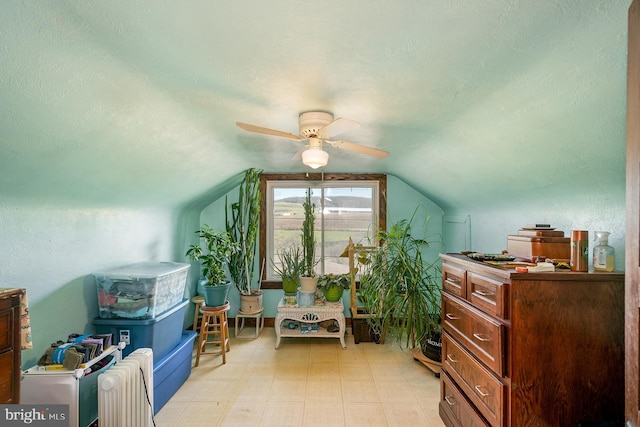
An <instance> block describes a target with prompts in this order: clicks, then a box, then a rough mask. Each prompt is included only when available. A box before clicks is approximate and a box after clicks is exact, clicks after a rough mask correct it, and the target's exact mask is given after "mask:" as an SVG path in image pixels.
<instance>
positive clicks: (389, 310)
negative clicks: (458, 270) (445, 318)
mask: <svg viewBox="0 0 640 427" xmlns="http://www.w3.org/2000/svg"><path fill="white" fill-rule="evenodd" d="M414 215H415V214H414ZM412 220H413V217H412V218H411V219H410V220H402V221H399V222H396V223H394V224H393V225H392V226H391V228H390V230H389V231H381V232H380V233H379V235H378V238H379V241H381V242H382V247H381V249H380V250H379V251H377V252H376V253H374V254H373V256H372V260H371V265H370V268H369V270H368V271H367V272H366V273H365V274H363V275H362V276H361V277H360V283H361V288H360V289H361V295H362V298H363V300H364V304H365V306H366V308H367V309H368V310H369V312H372V313H377V314H379V317H377V318H371V319H368V322H369V324H370V325H371V328H372V329H373V330H374V331H375V332H376V333H378V334H381V333H382V332H383V331H384V330H387V332H389V333H391V334H393V335H395V337H396V339H397V340H398V341H399V342H400V344H401V345H403V344H404V345H406V346H407V347H408V348H421V347H422V345H423V344H424V343H427V342H429V341H431V344H433V341H434V340H435V339H436V337H438V336H439V333H440V290H441V289H440V286H441V277H442V275H441V269H440V267H439V264H438V260H437V259H436V260H427V259H425V258H424V257H423V255H422V249H423V248H424V247H425V246H427V245H429V242H428V241H427V240H426V239H423V238H417V237H414V236H413V235H412V234H411V222H412ZM437 339H439V338H437ZM436 345H437V343H436ZM423 352H424V350H423ZM435 353H436V354H435V357H438V355H439V353H438V351H437V350H436V351H435Z"/></svg>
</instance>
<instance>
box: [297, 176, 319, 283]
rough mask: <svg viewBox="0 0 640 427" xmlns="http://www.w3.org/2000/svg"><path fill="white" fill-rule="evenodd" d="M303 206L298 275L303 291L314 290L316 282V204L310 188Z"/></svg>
mask: <svg viewBox="0 0 640 427" xmlns="http://www.w3.org/2000/svg"><path fill="white" fill-rule="evenodd" d="M302 206H303V208H304V220H303V221H302V235H301V237H302V258H303V262H302V264H303V265H302V275H301V276H300V287H301V290H302V291H304V292H315V291H316V288H317V284H318V278H317V277H316V273H315V267H316V264H317V263H318V260H316V238H315V224H314V223H315V220H316V205H315V203H313V202H312V201H311V189H310V188H307V194H306V197H305V201H304V203H303V204H302Z"/></svg>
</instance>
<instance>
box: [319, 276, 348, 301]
mask: <svg viewBox="0 0 640 427" xmlns="http://www.w3.org/2000/svg"><path fill="white" fill-rule="evenodd" d="M350 286H351V276H350V275H349V274H321V275H320V276H318V289H322V293H323V294H324V297H325V299H326V300H327V301H328V302H337V301H340V298H341V297H342V293H343V292H344V290H345V289H349V287H350Z"/></svg>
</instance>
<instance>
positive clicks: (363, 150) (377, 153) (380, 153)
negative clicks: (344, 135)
mask: <svg viewBox="0 0 640 427" xmlns="http://www.w3.org/2000/svg"><path fill="white" fill-rule="evenodd" d="M325 142H327V143H329V144H330V145H332V146H333V147H335V148H341V149H343V150H347V151H353V152H354V153H359V154H365V155H367V156H371V157H376V158H378V159H383V158H385V157H387V156H388V155H389V152H388V151H384V150H379V149H377V148H373V147H367V146H366V145H360V144H354V143H353V142H347V141H325Z"/></svg>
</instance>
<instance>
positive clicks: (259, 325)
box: [235, 308, 264, 339]
mask: <svg viewBox="0 0 640 427" xmlns="http://www.w3.org/2000/svg"><path fill="white" fill-rule="evenodd" d="M263 311H264V308H261V309H260V310H259V311H257V312H255V313H243V312H241V311H239V312H238V314H236V322H235V323H236V338H249V339H254V338H258V336H259V335H260V332H262V329H264V317H263V316H262V312H263ZM245 319H255V321H256V331H255V335H247V334H245V335H243V334H242V330H243V329H244V320H245ZM238 326H239V327H240V328H239V329H238Z"/></svg>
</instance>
